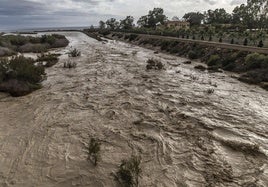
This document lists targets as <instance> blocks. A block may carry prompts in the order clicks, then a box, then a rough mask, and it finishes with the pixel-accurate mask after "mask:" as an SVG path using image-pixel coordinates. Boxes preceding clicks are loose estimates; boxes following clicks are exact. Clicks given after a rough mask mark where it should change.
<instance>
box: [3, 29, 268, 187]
mask: <svg viewBox="0 0 268 187" xmlns="http://www.w3.org/2000/svg"><path fill="white" fill-rule="evenodd" d="M63 34H65V35H66V36H67V38H68V39H69V40H70V45H69V47H67V48H66V49H61V50H59V51H58V52H60V53H62V54H63V55H62V56H61V60H60V62H59V63H58V64H57V65H55V66H54V67H52V68H49V69H47V76H48V78H47V80H45V81H44V82H43V88H42V89H41V90H38V91H36V92H34V93H32V94H30V95H28V96H25V97H20V98H12V97H10V96H8V95H5V94H2V93H1V94H0V186H1V187H2V186H3V187H5V186H8V187H9V186H12V187H13V186H14V187H37V186H38V187H50V186H51V187H54V186H55V187H56V186H57V187H69V186H70V187H71V186H85V187H86V186H90V187H91V186H92V187H99V186H100V187H104V186H105V187H107V186H117V184H116V183H115V182H114V181H113V177H112V175H111V173H112V172H115V171H116V169H117V167H118V165H119V164H120V161H121V160H122V159H124V158H129V157H130V156H131V154H139V155H141V156H142V165H141V167H142V178H141V179H140V186H152V187H155V186H159V187H172V186H178V187H181V186H190V187H202V186H204V187H205V186H211V187H215V186H217V187H221V186H222V187H226V186H268V166H267V164H268V160H267V155H268V128H267V126H268V94H267V91H264V90H262V89H261V88H259V87H257V86H250V85H246V84H243V83H241V82H239V81H237V80H235V79H232V78H231V76H230V75H228V74H225V73H204V72H199V71H197V70H195V69H194V68H193V66H194V65H185V64H183V63H182V62H183V61H184V60H185V59H182V58H178V57H173V56H170V55H166V54H161V53H159V54H153V51H151V50H148V49H143V48H140V47H137V46H132V45H129V44H124V43H121V42H116V41H109V42H108V43H102V42H98V41H95V40H94V39H91V38H89V37H87V36H86V35H84V34H82V33H79V32H66V33H63ZM71 46H72V47H73V48H74V47H75V48H77V49H79V50H81V52H82V56H81V57H78V58H75V59H72V60H73V61H76V62H77V68H75V69H64V68H62V66H63V62H65V61H67V60H69V59H68V58H69V57H68V56H67V55H66V54H65V53H66V52H67V51H68V50H69V49H70V48H71ZM150 57H156V58H158V59H160V60H161V61H162V62H164V64H165V68H166V70H162V71H146V68H145V67H146V63H145V61H146V60H147V59H148V58H150ZM208 89H210V90H214V93H212V94H208ZM91 137H95V138H99V139H100V140H101V142H102V147H101V157H102V159H101V161H100V163H99V165H98V166H97V167H94V166H93V165H92V164H91V163H90V162H88V161H87V153H86V147H87V145H88V143H89V140H90V138H91Z"/></svg>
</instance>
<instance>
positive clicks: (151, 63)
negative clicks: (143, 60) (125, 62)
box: [146, 58, 164, 70]
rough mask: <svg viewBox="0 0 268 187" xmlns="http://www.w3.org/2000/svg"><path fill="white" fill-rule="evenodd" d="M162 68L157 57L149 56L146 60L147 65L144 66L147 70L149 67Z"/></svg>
mask: <svg viewBox="0 0 268 187" xmlns="http://www.w3.org/2000/svg"><path fill="white" fill-rule="evenodd" d="M163 68H164V65H163V64H162V62H161V61H159V60H157V59H153V58H150V59H148V60H147V66H146V69H147V70H150V69H154V70H161V69H163Z"/></svg>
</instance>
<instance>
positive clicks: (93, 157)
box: [88, 138, 101, 166]
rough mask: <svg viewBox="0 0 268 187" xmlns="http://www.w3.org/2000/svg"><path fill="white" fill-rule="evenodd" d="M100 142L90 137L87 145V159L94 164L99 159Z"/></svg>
mask: <svg viewBox="0 0 268 187" xmlns="http://www.w3.org/2000/svg"><path fill="white" fill-rule="evenodd" d="M100 146H101V143H100V142H99V141H98V140H96V139H94V138H91V140H90V142H89V146H88V160H90V161H91V162H92V163H93V164H94V165H95V166H96V165H97V164H98V161H99V159H100V150H101V148H100Z"/></svg>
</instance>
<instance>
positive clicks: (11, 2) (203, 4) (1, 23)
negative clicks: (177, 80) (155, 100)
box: [0, 0, 246, 30]
mask: <svg viewBox="0 0 268 187" xmlns="http://www.w3.org/2000/svg"><path fill="white" fill-rule="evenodd" d="M245 2H246V0H0V30H6V29H21V28H33V27H34V28H39V27H40V28H42V27H43V28H44V27H69V26H88V25H92V24H93V25H97V23H98V21H99V20H101V19H102V20H106V19H107V18H110V17H115V18H117V19H122V18H123V17H125V16H127V15H133V16H134V17H135V18H136V20H137V19H138V18H139V17H140V16H142V15H145V14H147V12H148V11H149V10H150V9H152V8H153V7H161V8H164V10H165V14H166V15H167V16H168V17H169V18H172V17H173V16H178V17H180V18H181V17H182V16H183V15H184V14H185V13H186V12H189V11H201V12H203V11H205V10H208V9H215V8H219V7H223V8H225V9H226V10H227V11H228V12H231V11H232V9H233V8H234V7H235V6H237V5H239V4H241V3H245Z"/></svg>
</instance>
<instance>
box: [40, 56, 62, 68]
mask: <svg viewBox="0 0 268 187" xmlns="http://www.w3.org/2000/svg"><path fill="white" fill-rule="evenodd" d="M58 56H59V54H50V53H48V54H44V53H42V54H41V55H39V56H38V57H37V59H36V62H40V63H42V65H43V62H45V64H44V66H45V67H51V66H53V65H55V64H56V63H57V62H58V61H59V58H58Z"/></svg>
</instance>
